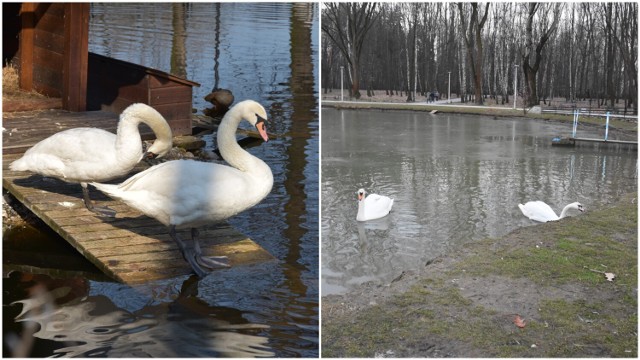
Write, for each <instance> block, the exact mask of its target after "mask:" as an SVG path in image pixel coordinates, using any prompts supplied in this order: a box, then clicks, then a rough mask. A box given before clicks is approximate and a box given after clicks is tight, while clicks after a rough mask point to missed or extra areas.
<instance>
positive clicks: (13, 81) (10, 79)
mask: <svg viewBox="0 0 640 360" xmlns="http://www.w3.org/2000/svg"><path fill="white" fill-rule="evenodd" d="M18 92H20V78H19V76H18V69H16V68H14V67H13V66H12V65H7V66H5V67H3V68H2V94H3V95H11V94H16V93H18Z"/></svg>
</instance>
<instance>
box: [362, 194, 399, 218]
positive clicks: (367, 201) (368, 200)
mask: <svg viewBox="0 0 640 360" xmlns="http://www.w3.org/2000/svg"><path fill="white" fill-rule="evenodd" d="M357 194H358V216H357V217H356V220H358V221H367V220H375V219H379V218H381V217H385V216H387V214H389V211H391V207H392V206H393V199H391V198H389V197H387V196H382V195H378V194H370V195H369V196H367V197H365V195H366V192H365V191H364V189H359V190H358V192H357Z"/></svg>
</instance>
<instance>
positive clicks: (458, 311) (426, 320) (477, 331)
mask: <svg viewBox="0 0 640 360" xmlns="http://www.w3.org/2000/svg"><path fill="white" fill-rule="evenodd" d="M636 200H637V193H634V194H629V195H627V196H625V197H623V198H622V200H620V201H619V202H618V203H616V204H614V205H611V206H609V207H607V208H603V209H595V210H593V211H589V212H587V213H585V214H583V215H581V216H576V217H573V218H568V219H563V220H562V221H558V222H553V223H547V224H539V225H535V226H530V227H525V228H521V229H519V230H516V231H514V232H512V233H510V234H508V235H506V236H504V237H502V238H500V239H485V240H483V241H479V242H475V243H473V244H470V245H468V246H466V247H465V248H462V249H459V250H458V251H456V252H454V253H452V254H450V255H448V256H446V257H444V258H442V259H439V260H438V261H436V262H435V263H432V264H429V265H428V266H426V267H425V268H423V269H418V270H416V271H415V272H414V273H407V274H405V275H406V276H403V277H400V278H399V279H397V281H394V282H392V283H391V284H389V285H387V286H370V288H368V289H365V290H363V291H362V293H363V294H364V293H367V294H369V296H368V297H366V298H365V299H364V300H363V299H360V300H355V299H356V298H357V297H358V296H356V295H350V296H329V297H326V298H323V303H322V355H323V356H325V357H345V356H348V357H373V356H394V357H428V356H437V357H443V356H456V357H492V356H499V357H525V356H526V357H592V356H596V357H634V358H635V357H637V340H638V334H637V324H638V322H637V308H638V307H637V265H638V258H637V253H638V252H637V239H638V236H637V235H638V234H637V218H638V210H637V201H636ZM605 272H606V273H613V274H615V279H614V280H613V281H608V280H607V279H606V278H605V275H604V274H603V273H605ZM516 315H517V316H519V317H520V318H521V319H524V327H522V328H520V327H518V326H516V324H515V322H514V320H515V319H516ZM520 325H522V324H520Z"/></svg>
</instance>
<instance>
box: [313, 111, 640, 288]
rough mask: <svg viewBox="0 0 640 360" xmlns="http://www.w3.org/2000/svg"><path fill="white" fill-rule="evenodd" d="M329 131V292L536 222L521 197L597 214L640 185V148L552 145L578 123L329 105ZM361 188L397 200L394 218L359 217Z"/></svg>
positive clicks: (325, 163)
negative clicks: (639, 157) (639, 152)
mask: <svg viewBox="0 0 640 360" xmlns="http://www.w3.org/2000/svg"><path fill="white" fill-rule="evenodd" d="M321 127H322V148H321V150H322V154H321V161H322V219H321V222H322V262H321V263H322V295H328V294H340V293H346V292H348V290H349V288H350V287H353V286H355V285H358V284H360V283H363V282H367V281H375V282H383V283H384V282H389V281H391V280H392V279H394V278H395V277H396V276H398V275H399V274H400V273H401V272H402V271H403V270H405V269H409V268H415V267H419V266H424V264H425V263H426V262H427V261H429V260H431V259H433V258H435V257H437V256H440V255H442V254H445V253H446V252H447V250H448V249H451V248H453V247H456V246H461V245H464V244H465V243H467V242H470V241H474V240H478V239H482V238H485V237H497V236H501V235H504V234H506V233H508V232H510V231H512V230H514V229H516V228H519V227H522V226H532V225H535V224H534V223H533V222H532V221H530V220H529V219H527V218H525V217H524V216H523V215H522V213H521V212H520V210H519V209H518V204H519V203H524V202H526V201H530V200H542V201H545V202H546V203H548V204H549V205H551V207H552V208H554V210H555V211H556V212H557V213H558V214H559V213H560V211H561V210H562V208H563V207H564V206H565V205H566V204H568V203H571V202H574V201H579V202H581V203H582V204H583V205H584V206H585V207H586V209H587V211H589V209H590V208H596V207H598V206H600V205H602V204H605V203H609V202H612V201H615V200H616V199H617V198H618V197H619V196H620V195H621V194H624V193H628V192H632V191H635V190H636V186H637V185H636V184H637V150H636V149H635V148H629V147H624V146H615V145H607V146H603V145H588V146H580V147H576V148H558V147H552V146H551V139H552V138H553V137H554V136H556V135H559V134H568V133H569V132H570V128H571V125H563V124H558V123H551V122H543V121H534V120H523V119H508V118H495V119H494V118H493V117H488V116H478V115H447V114H438V115H435V116H434V115H430V114H428V113H422V112H420V113H418V112H401V111H375V110H374V111H367V110H358V111H349V110H336V109H326V108H325V109H322V125H321ZM580 135H582V136H585V137H587V136H588V135H590V136H589V137H602V134H601V133H600V132H598V131H597V130H591V131H587V130H583V129H580ZM610 138H611V137H610ZM361 187H362V188H365V189H366V190H367V191H368V192H369V193H377V194H381V195H387V196H390V197H392V198H394V199H395V202H394V207H393V210H392V212H391V214H390V215H389V216H387V217H386V218H383V219H380V220H375V221H368V222H366V223H364V224H363V223H358V222H357V221H356V213H357V198H356V190H357V189H358V188H361Z"/></svg>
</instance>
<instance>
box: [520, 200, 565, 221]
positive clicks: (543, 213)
mask: <svg viewBox="0 0 640 360" xmlns="http://www.w3.org/2000/svg"><path fill="white" fill-rule="evenodd" d="M518 207H519V208H520V210H521V211H522V213H523V214H524V216H526V217H528V218H529V219H531V220H534V221H539V222H547V221H554V220H558V215H556V213H555V212H554V211H553V209H552V208H551V206H549V205H547V204H546V203H544V202H542V201H529V202H528V203H526V204H524V205H522V204H519V205H518Z"/></svg>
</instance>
